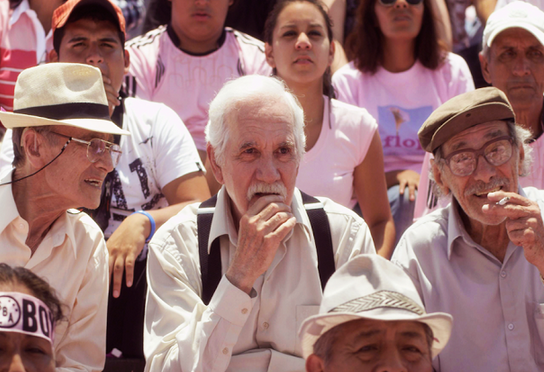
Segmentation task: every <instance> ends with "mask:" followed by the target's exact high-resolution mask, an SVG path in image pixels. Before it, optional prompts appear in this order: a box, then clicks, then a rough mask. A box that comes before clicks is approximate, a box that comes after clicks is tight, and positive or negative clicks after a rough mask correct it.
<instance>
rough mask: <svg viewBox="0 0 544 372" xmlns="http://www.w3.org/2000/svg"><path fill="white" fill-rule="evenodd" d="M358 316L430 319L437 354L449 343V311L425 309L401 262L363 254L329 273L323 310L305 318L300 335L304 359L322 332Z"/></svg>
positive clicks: (424, 321)
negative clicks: (436, 311) (428, 310)
mask: <svg viewBox="0 0 544 372" xmlns="http://www.w3.org/2000/svg"><path fill="white" fill-rule="evenodd" d="M357 319H374V320H383V321H399V320H401V321H402V320H404V321H405V320H408V321H416V322H421V323H424V324H427V325H428V326H429V327H430V328H431V330H432V332H433V338H434V340H433V344H432V345H431V351H432V356H433V357H435V356H436V355H437V354H438V353H440V351H442V349H443V348H444V346H446V344H447V342H448V340H449V338H450V334H451V327H452V322H453V319H452V317H451V315H449V314H446V313H432V314H427V313H426V312H425V308H424V307H423V303H422V302H421V299H420V298H419V294H418V293H417V290H416V287H415V286H414V284H413V283H412V280H411V279H410V278H409V277H408V275H407V274H406V273H405V272H404V271H403V270H402V269H401V268H400V267H398V266H397V265H395V264H393V263H391V262H390V261H388V260H386V259H385V258H383V257H380V256H378V255H377V254H368V255H367V254H365V255H360V256H357V257H355V258H354V259H352V260H351V261H349V262H347V263H346V264H345V265H343V266H342V267H341V268H339V269H338V270H337V271H336V272H335V273H334V274H333V275H332V276H331V277H330V279H329V281H328V282H327V286H326V287H325V291H324V293H323V300H322V301H321V307H320V308H319V314H318V315H314V316H312V317H310V318H308V319H306V320H305V321H304V323H302V326H301V327H300V330H299V333H298V334H299V338H300V340H301V343H302V355H303V356H304V359H306V358H308V356H310V355H311V354H312V353H313V346H314V343H315V342H316V341H317V340H318V339H319V337H321V335H323V334H324V333H325V332H327V331H328V330H330V329H332V328H334V327H336V326H337V325H340V324H342V323H346V322H349V321H352V320H357Z"/></svg>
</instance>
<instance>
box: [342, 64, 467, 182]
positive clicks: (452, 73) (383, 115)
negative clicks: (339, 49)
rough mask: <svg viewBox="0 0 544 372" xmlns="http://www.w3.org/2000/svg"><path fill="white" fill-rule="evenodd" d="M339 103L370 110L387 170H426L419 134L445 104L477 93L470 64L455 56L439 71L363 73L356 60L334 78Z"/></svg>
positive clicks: (418, 66)
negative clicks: (433, 113)
mask: <svg viewBox="0 0 544 372" xmlns="http://www.w3.org/2000/svg"><path fill="white" fill-rule="evenodd" d="M332 81H333V85H334V87H335V88H336V92H337V93H338V99H339V100H341V101H344V102H347V103H351V104H352V105H356V106H359V107H364V108H366V109H367V110H368V112H369V113H370V115H372V116H373V117H374V118H376V120H377V121H378V130H379V132H380V137H381V140H382V146H383V155H384V170H385V172H389V171H394V170H402V169H411V170H413V171H416V172H418V173H419V172H420V171H421V165H422V163H423V158H424V156H425V151H424V150H423V149H422V148H421V145H420V143H419V140H418V137H417V132H418V130H419V128H420V127H421V125H422V124H423V122H424V121H425V120H426V119H427V117H428V116H429V115H430V114H431V113H432V112H433V111H434V110H435V109H436V108H437V107H438V106H440V105H441V104H442V103H444V102H446V101H447V100H449V99H450V98H452V97H455V96H456V95H458V94H461V93H465V92H467V91H470V90H473V89H474V83H473V81H472V76H471V74H470V70H469V68H468V66H467V64H466V62H465V60H464V59H463V58H461V57H459V56H458V55H455V54H453V53H449V54H448V55H447V58H446V59H445V61H444V63H443V64H442V66H440V67H439V68H437V69H436V70H430V69H428V68H425V67H424V66H423V65H422V64H421V63H420V62H419V61H417V62H416V63H415V64H414V65H413V66H412V67H411V68H410V69H409V70H407V71H404V72H399V73H392V72H389V71H387V70H385V69H383V68H379V69H378V71H377V72H376V73H375V74H374V75H371V74H368V73H362V72H361V71H359V70H357V68H356V67H355V65H354V63H353V62H351V63H349V64H348V65H345V66H344V67H342V68H341V69H339V70H338V71H337V72H336V73H335V74H334V76H333V79H332Z"/></svg>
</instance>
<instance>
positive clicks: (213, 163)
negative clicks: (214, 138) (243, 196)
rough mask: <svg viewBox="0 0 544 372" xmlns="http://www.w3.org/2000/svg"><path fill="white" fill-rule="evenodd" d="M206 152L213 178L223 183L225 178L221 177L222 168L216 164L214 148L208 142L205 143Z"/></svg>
mask: <svg viewBox="0 0 544 372" xmlns="http://www.w3.org/2000/svg"><path fill="white" fill-rule="evenodd" d="M206 153H207V154H208V160H209V161H210V165H211V166H212V171H213V175H214V176H215V179H216V180H217V182H219V183H220V184H222V185H223V184H224V183H225V180H224V178H223V170H222V169H221V167H220V166H219V165H218V164H217V160H216V158H215V150H214V149H213V147H212V146H211V145H210V144H209V143H208V144H206Z"/></svg>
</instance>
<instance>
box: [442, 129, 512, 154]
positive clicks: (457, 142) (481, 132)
mask: <svg viewBox="0 0 544 372" xmlns="http://www.w3.org/2000/svg"><path fill="white" fill-rule="evenodd" d="M507 134H509V132H508V125H507V124H506V122H504V121H500V120H496V121H489V122H486V123H482V124H477V125H474V126H472V127H470V128H467V129H465V130H463V131H462V132H460V133H457V134H456V135H455V136H453V137H452V138H450V139H449V140H447V141H446V142H445V143H444V144H443V145H442V146H441V148H442V150H443V155H446V154H448V153H450V152H452V151H457V150H460V149H463V148H470V149H478V148H480V146H481V144H483V143H485V142H488V141H490V140H492V139H493V138H497V137H501V136H504V135H507Z"/></svg>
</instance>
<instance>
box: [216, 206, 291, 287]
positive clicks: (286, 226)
mask: <svg viewBox="0 0 544 372" xmlns="http://www.w3.org/2000/svg"><path fill="white" fill-rule="evenodd" d="M295 224H296V219H295V217H294V216H293V214H292V213H291V208H290V207H289V206H288V205H286V204H284V203H283V199H282V198H281V197H280V196H278V195H267V196H263V197H261V198H258V199H257V200H256V201H255V202H254V203H253V205H250V207H249V209H248V211H247V213H246V214H245V215H243V216H242V218H241V219H240V227H239V229H238V247H237V248H236V252H235V254H234V258H233V260H232V262H231V264H230V267H229V269H228V270H227V274H226V276H227V279H228V280H229V281H230V282H231V283H232V284H233V285H235V286H236V287H238V288H240V289H241V290H242V291H244V292H246V293H248V294H249V293H250V292H251V288H252V287H253V284H254V283H255V280H256V279H257V278H258V277H259V276H260V275H262V274H263V273H264V272H265V271H266V270H267V269H268V267H269V266H270V264H271V263H272V260H273V259H274V256H275V254H276V251H277V250H278V247H279V245H280V243H281V241H282V240H283V239H284V238H285V237H286V236H287V234H288V233H289V232H290V231H291V230H293V228H294V227H295Z"/></svg>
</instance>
